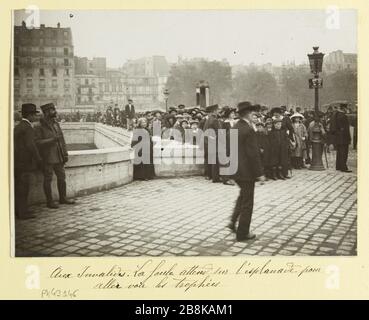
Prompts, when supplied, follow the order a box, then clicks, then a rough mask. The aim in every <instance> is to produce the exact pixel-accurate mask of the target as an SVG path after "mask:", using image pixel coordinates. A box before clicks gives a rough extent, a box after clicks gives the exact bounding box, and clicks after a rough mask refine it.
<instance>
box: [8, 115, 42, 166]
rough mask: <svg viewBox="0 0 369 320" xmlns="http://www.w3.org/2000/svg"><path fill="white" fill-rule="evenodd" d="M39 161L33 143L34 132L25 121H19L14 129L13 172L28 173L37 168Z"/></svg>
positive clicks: (38, 155)
mask: <svg viewBox="0 0 369 320" xmlns="http://www.w3.org/2000/svg"><path fill="white" fill-rule="evenodd" d="M40 161H41V157H40V154H39V152H38V149H37V146H36V142H35V131H34V129H33V128H32V126H31V125H30V124H29V123H28V122H27V121H25V120H22V121H20V122H19V123H18V124H17V125H16V126H15V128H14V170H15V171H17V172H30V171H34V170H36V168H37V163H38V162H40Z"/></svg>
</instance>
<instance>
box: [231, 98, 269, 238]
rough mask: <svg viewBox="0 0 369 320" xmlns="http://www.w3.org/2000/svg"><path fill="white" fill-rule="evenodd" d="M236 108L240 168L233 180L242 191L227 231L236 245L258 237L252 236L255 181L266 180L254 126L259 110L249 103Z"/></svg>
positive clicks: (235, 127)
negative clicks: (255, 116)
mask: <svg viewBox="0 0 369 320" xmlns="http://www.w3.org/2000/svg"><path fill="white" fill-rule="evenodd" d="M237 108H238V114H239V118H240V119H239V121H238V122H237V123H236V124H235V126H234V127H233V129H237V130H238V154H237V156H238V168H237V172H236V173H235V175H234V180H235V181H236V183H237V184H238V186H239V187H240V194H239V196H238V199H237V202H236V206H235V208H234V212H233V215H232V217H231V223H230V224H229V225H228V227H229V228H230V229H231V230H232V231H234V232H236V239H237V241H245V240H250V239H254V238H255V234H253V233H251V232H250V224H251V216H252V211H253V206H254V189H255V181H261V182H262V183H264V181H265V177H264V175H263V166H262V162H261V158H260V150H259V147H258V141H257V135H256V132H255V130H254V128H253V125H252V119H253V116H254V115H255V114H256V112H257V109H256V107H255V106H253V105H251V103H250V102H248V101H245V102H240V103H239V104H238V106H237ZM237 220H238V227H237V229H236V222H237Z"/></svg>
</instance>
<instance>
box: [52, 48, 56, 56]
mask: <svg viewBox="0 0 369 320" xmlns="http://www.w3.org/2000/svg"><path fill="white" fill-rule="evenodd" d="M51 53H52V54H53V56H55V55H56V48H51Z"/></svg>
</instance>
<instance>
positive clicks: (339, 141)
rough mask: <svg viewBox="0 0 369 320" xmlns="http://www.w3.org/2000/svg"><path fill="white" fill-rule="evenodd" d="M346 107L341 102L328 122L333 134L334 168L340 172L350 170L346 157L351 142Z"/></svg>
mask: <svg viewBox="0 0 369 320" xmlns="http://www.w3.org/2000/svg"><path fill="white" fill-rule="evenodd" d="M346 112H347V109H346V105H345V104H341V105H340V106H339V108H338V109H337V112H336V114H335V117H333V118H332V120H331V121H332V122H331V124H330V132H331V133H332V135H333V136H334V142H335V145H336V150H337V153H336V170H339V171H342V172H352V171H351V170H349V169H348V167H347V157H348V152H349V145H350V143H351V135H350V123H349V119H348V117H347V115H346Z"/></svg>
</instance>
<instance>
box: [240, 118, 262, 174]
mask: <svg viewBox="0 0 369 320" xmlns="http://www.w3.org/2000/svg"><path fill="white" fill-rule="evenodd" d="M233 128H234V129H238V168H237V172H236V173H235V175H234V177H233V178H234V180H236V181H255V180H256V178H257V177H260V176H262V175H263V166H262V163H261V158H260V150H259V147H258V141H257V136H256V132H255V130H254V129H253V128H252V127H251V126H250V125H249V124H248V123H247V122H246V121H245V120H243V119H240V120H239V121H238V122H237V123H236V124H235V126H234V127H233Z"/></svg>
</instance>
